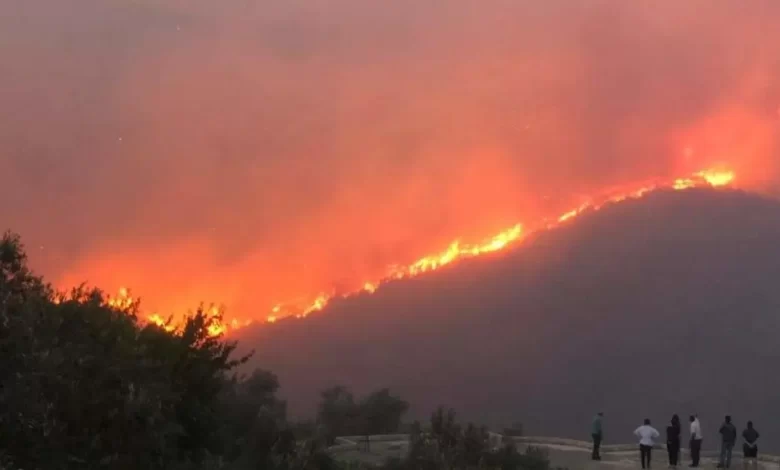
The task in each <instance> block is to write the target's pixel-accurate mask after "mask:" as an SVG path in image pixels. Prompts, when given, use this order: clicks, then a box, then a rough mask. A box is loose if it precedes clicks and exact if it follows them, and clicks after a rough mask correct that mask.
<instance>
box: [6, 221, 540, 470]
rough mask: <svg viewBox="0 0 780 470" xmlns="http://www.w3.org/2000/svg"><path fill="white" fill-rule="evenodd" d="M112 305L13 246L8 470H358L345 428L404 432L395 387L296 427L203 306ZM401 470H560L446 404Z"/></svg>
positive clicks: (324, 407)
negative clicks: (171, 310) (493, 436)
mask: <svg viewBox="0 0 780 470" xmlns="http://www.w3.org/2000/svg"><path fill="white" fill-rule="evenodd" d="M137 309H138V304H137V303H132V304H128V305H125V306H121V305H120V306H111V305H109V303H108V302H106V299H105V298H104V295H103V293H102V292H101V291H99V290H96V289H87V288H85V287H84V286H80V287H77V288H75V289H73V290H72V291H70V292H68V293H67V294H64V293H56V292H54V291H53V289H52V288H51V287H50V286H49V285H47V284H46V283H44V281H43V279H42V278H40V277H37V276H35V275H34V274H33V273H32V272H31V271H30V270H29V269H28V267H27V257H26V255H25V252H24V247H23V246H22V244H21V242H20V240H19V237H18V236H16V235H13V234H11V233H6V234H5V235H4V236H3V237H2V239H1V240H0V353H2V358H3V361H2V362H0V429H2V430H3V432H2V433H0V468H7V469H15V468H25V469H40V470H49V469H52V470H54V469H57V470H61V469H82V468H84V469H100V468H111V469H138V468H144V469H172V470H217V469H223V470H249V469H264V470H330V469H333V470H347V469H349V470H358V469H360V468H364V466H363V465H360V464H353V465H346V468H345V465H343V464H339V463H337V462H335V461H334V460H333V459H332V458H331V457H330V456H329V455H328V453H327V451H326V446H327V445H329V444H330V443H332V441H333V440H334V439H335V437H336V436H345V435H368V434H384V433H393V432H397V431H398V430H399V428H400V425H401V417H402V416H403V415H404V413H405V412H406V411H407V410H408V408H409V405H408V404H407V403H406V402H405V401H403V400H402V399H401V398H399V397H397V396H394V395H392V394H391V393H390V391H389V390H387V389H382V390H379V391H376V392H374V393H371V394H369V395H367V396H365V397H363V398H362V399H360V400H356V399H355V397H354V396H353V395H352V393H350V392H349V390H347V389H346V388H344V387H333V388H331V389H328V390H325V391H324V392H323V393H322V402H321V404H320V407H319V411H318V414H317V419H316V422H300V423H290V422H289V420H288V418H287V404H286V403H285V402H284V401H283V400H281V399H279V398H278V396H277V392H278V390H279V380H278V378H277V377H276V376H275V375H274V374H272V373H271V372H267V371H263V370H256V371H254V372H253V373H252V374H250V375H249V376H239V375H238V374H237V368H238V367H239V366H241V365H242V364H243V363H245V362H246V360H247V359H248V356H245V357H238V358H236V357H234V353H235V349H236V344H235V343H233V342H228V341H225V340H224V339H223V338H221V337H214V336H212V335H210V334H209V331H210V328H211V327H212V326H213V322H215V321H219V320H220V319H219V317H216V318H215V317H213V316H212V315H209V314H206V313H205V312H204V310H203V308H200V309H198V310H196V311H195V312H194V313H192V314H191V315H189V316H188V317H187V319H186V322H185V323H184V325H183V326H182V327H181V328H180V329H178V330H176V331H173V332H169V331H166V330H165V329H164V328H160V327H158V326H156V325H154V324H147V323H144V322H141V321H139V319H138V316H137V314H138V311H137ZM411 430H412V433H411V440H410V452H409V455H408V457H407V458H405V459H396V460H394V461H391V462H388V463H387V465H386V469H387V470H391V469H397V470H412V469H414V470H440V469H441V470H443V469H455V468H458V469H460V468H463V469H467V468H485V469H502V470H503V469H506V470H513V469H522V470H548V467H549V464H548V462H547V460H546V456H544V455H543V454H539V453H535V452H532V451H529V452H526V453H525V454H519V453H518V452H517V451H516V450H515V449H514V448H513V447H511V446H508V447H506V448H503V449H500V450H496V449H492V448H491V447H490V444H489V439H488V434H487V432H486V430H485V429H484V428H478V427H476V426H473V425H468V426H466V427H465V428H463V427H461V426H460V425H459V424H458V423H456V421H455V413H454V412H453V411H451V410H448V411H445V410H444V409H439V410H437V411H436V413H434V414H433V416H432V419H431V431H430V432H423V430H422V428H421V426H420V425H419V423H416V424H415V425H413V426H412V429H411Z"/></svg>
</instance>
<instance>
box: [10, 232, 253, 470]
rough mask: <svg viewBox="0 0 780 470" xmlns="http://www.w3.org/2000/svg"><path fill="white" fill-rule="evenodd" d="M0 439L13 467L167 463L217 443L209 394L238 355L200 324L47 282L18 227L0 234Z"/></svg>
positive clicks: (201, 319) (202, 456) (199, 315)
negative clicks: (141, 313)
mask: <svg viewBox="0 0 780 470" xmlns="http://www.w3.org/2000/svg"><path fill="white" fill-rule="evenodd" d="M0 274H1V275H0V347H1V348H2V354H3V359H4V360H3V362H2V366H0V380H2V389H0V426H2V428H3V430H4V432H3V433H0V448H2V449H3V450H4V452H5V455H4V457H5V459H6V460H8V461H9V462H11V463H13V465H14V466H16V467H21V468H40V469H48V468H52V469H54V468H57V469H62V468H69V467H73V468H83V467H89V468H102V467H110V468H170V467H171V465H173V463H175V462H188V461H189V462H194V463H198V462H203V461H205V460H206V459H207V457H208V456H209V455H210V454H213V453H216V452H218V451H219V450H220V444H221V443H220V441H219V435H218V430H219V429H220V427H221V426H220V416H219V415H218V410H217V398H218V395H219V394H220V392H221V390H222V387H223V384H224V382H225V375H226V374H227V373H228V372H229V371H231V370H233V369H234V368H235V367H237V366H238V365H240V364H241V363H242V362H244V361H245V360H246V357H244V358H238V359H235V358H233V357H232V355H233V352H234V350H235V346H236V345H235V344H234V343H230V342H225V341H223V340H222V339H221V338H215V337H212V336H210V335H209V334H208V329H209V327H210V326H211V324H212V322H214V321H217V320H218V319H215V318H213V317H212V316H210V315H206V314H205V313H204V311H203V309H202V308H201V309H199V310H197V311H196V312H194V313H193V314H191V315H190V316H189V317H188V318H187V320H186V322H185V324H184V326H183V327H182V328H181V330H179V331H176V332H172V333H170V332H166V331H164V330H163V329H161V328H159V327H157V326H155V325H142V324H140V323H139V322H138V319H137V316H136V309H137V305H136V306H132V305H131V306H126V307H113V306H109V305H108V304H107V302H106V301H105V299H104V296H103V294H102V293H101V292H100V291H99V290H96V289H92V290H88V289H86V288H84V287H83V286H82V287H79V288H76V289H73V290H72V291H71V292H70V293H69V294H67V295H66V294H56V295H55V294H54V293H53V291H52V289H51V288H50V287H49V286H48V285H47V284H45V283H44V282H43V280H42V278H40V277H37V276H35V275H33V274H32V273H31V271H30V270H29V268H28V267H27V257H26V254H25V252H24V247H23V245H22V244H21V242H20V240H19V237H18V236H15V235H12V234H10V233H6V234H5V235H4V236H3V238H2V240H1V241H0Z"/></svg>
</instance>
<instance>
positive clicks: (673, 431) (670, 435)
mask: <svg viewBox="0 0 780 470" xmlns="http://www.w3.org/2000/svg"><path fill="white" fill-rule="evenodd" d="M681 432H682V429H681V426H680V417H679V416H677V415H674V416H672V424H671V426H667V427H666V451H667V452H668V453H669V466H670V467H673V468H677V463H678V462H679V461H680V433H681Z"/></svg>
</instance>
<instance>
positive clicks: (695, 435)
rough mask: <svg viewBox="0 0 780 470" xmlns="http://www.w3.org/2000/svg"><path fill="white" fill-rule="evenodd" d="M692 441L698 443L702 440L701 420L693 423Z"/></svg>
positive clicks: (697, 419)
mask: <svg viewBox="0 0 780 470" xmlns="http://www.w3.org/2000/svg"><path fill="white" fill-rule="evenodd" d="M691 439H693V440H696V441H698V440H700V439H701V424H699V418H696V419H695V420H693V422H692V423H691Z"/></svg>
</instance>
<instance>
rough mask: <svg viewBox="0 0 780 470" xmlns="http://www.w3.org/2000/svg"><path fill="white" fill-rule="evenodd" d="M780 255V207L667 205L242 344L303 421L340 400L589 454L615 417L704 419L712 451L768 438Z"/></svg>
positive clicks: (654, 198)
mask: <svg viewBox="0 0 780 470" xmlns="http://www.w3.org/2000/svg"><path fill="white" fill-rule="evenodd" d="M777 240H780V204H778V203H777V202H775V201H773V200H770V199H767V198H763V197H759V196H756V195H752V194H748V193H744V192H741V191H736V190H727V191H724V190H717V191H715V190H704V189H695V190H688V191H684V192H659V193H658V194H653V195H650V196H648V197H646V198H643V199H642V200H635V201H626V202H622V203H617V204H613V205H611V206H609V207H606V208H604V209H602V210H600V211H596V212H592V213H586V214H583V215H582V216H580V217H578V218H577V220H576V221H572V222H571V223H568V224H565V225H564V226H562V227H560V228H557V229H555V230H551V231H547V232H543V233H539V234H536V235H534V236H532V237H531V238H530V239H529V240H527V241H526V242H525V243H523V244H522V245H521V246H518V247H517V248H515V249H513V250H510V251H509V252H507V253H500V254H492V255H488V256H487V257H480V259H473V260H468V261H464V262H462V263H459V264H458V265H456V266H452V267H449V268H447V269H445V270H442V271H440V272H434V273H430V274H428V275H425V276H422V277H418V278H416V279H411V280H404V281H398V282H393V283H389V284H387V285H385V286H383V288H382V289H379V290H378V291H377V292H375V293H374V294H372V295H370V296H368V295H366V296H357V297H355V298H349V299H345V300H341V301H338V302H334V303H333V304H332V305H331V306H329V307H328V308H327V309H326V310H325V311H324V312H322V313H320V314H316V315H312V316H310V317H309V318H307V320H306V321H291V322H280V323H279V324H277V325H273V326H271V327H270V328H261V329H256V330H248V331H247V332H245V333H244V334H242V335H240V339H241V344H242V346H243V347H247V348H248V347H253V348H254V349H256V350H257V355H256V357H255V359H254V360H253V365H257V366H261V367H264V368H267V369H270V370H272V371H274V372H275V373H277V374H278V375H279V376H280V380H281V383H282V393H283V394H284V395H285V396H287V398H288V399H289V400H290V404H291V407H292V409H293V410H300V412H302V413H308V412H311V411H312V409H313V404H314V400H316V396H317V393H318V391H320V390H321V389H323V388H325V387H327V386H329V385H334V384H336V383H340V384H344V385H347V386H350V387H352V388H353V389H354V390H355V391H357V392H361V391H365V390H368V389H371V388H378V387H383V386H390V387H391V388H392V389H393V390H395V391H397V392H398V393H400V394H401V395H402V396H403V397H404V398H406V399H407V400H409V401H410V402H412V404H413V405H414V408H413V414H415V415H418V416H424V415H426V414H427V413H428V412H429V411H430V410H431V409H432V408H433V407H435V406H436V405H438V404H445V405H451V406H453V407H455V408H456V409H457V410H458V411H460V412H461V413H462V414H463V416H464V417H466V418H469V419H474V420H476V421H479V422H485V423H486V424H495V425H500V424H503V425H506V424H509V423H510V422H513V421H522V422H524V423H525V425H526V428H527V429H528V430H529V432H532V433H535V434H539V433H544V434H553V435H559V436H561V437H572V438H577V437H579V438H582V437H583V434H586V433H587V422H588V421H589V419H590V415H591V414H592V413H593V412H594V411H595V410H596V409H604V411H605V412H607V414H608V416H619V417H620V418H617V422H616V423H615V424H616V425H617V426H618V428H619V429H624V428H627V427H628V426H630V425H633V424H634V423H636V422H637V421H638V420H640V419H641V418H643V417H644V415H651V416H649V417H651V418H653V419H654V421H655V422H665V420H667V419H668V416H665V415H664V413H665V414H668V415H669V416H671V414H672V413H679V414H680V415H681V416H682V415H685V414H687V413H689V412H697V413H699V414H701V415H704V416H703V417H702V419H703V422H704V425H705V432H708V431H709V432H710V434H709V435H710V436H714V430H710V429H709V427H713V426H716V424H718V422H719V421H720V419H721V418H722V416H721V415H722V414H725V413H726V412H731V413H732V414H733V415H735V418H736V419H737V420H738V424H740V423H742V424H744V423H743V421H744V420H746V419H753V420H755V421H757V426H758V425H759V423H761V420H760V419H759V417H757V416H758V415H759V412H760V414H764V415H767V413H766V411H768V410H769V408H771V404H770V403H769V402H768V401H767V400H768V399H769V398H768V395H767V393H768V392H769V391H770V390H772V389H777V385H780V382H778V381H777V380H776V379H774V378H773V377H772V376H771V374H766V373H765V372H761V370H760V369H761V368H762V367H763V368H767V367H771V366H772V365H773V364H776V363H777V362H776V361H777V359H780V348H778V347H776V346H775V345H774V344H773V338H775V337H776V333H778V332H780V321H778V320H776V319H775V318H774V317H773V315H772V314H771V312H776V311H777V310H778V308H780V293H778V292H777V289H776V288H775V287H774V284H773V283H772V281H771V280H772V279H773V278H774V279H776V278H777V275H778V274H780V247H777V243H776V241H777ZM744 362H747V364H748V366H747V367H743V363H744ZM726 370H728V371H730V372H729V374H730V375H729V376H727V377H726V378H719V377H720V376H724V375H725V371H726ZM732 370H733V371H734V372H731V371H732ZM643 389H646V392H645V393H640V392H639V391H640V390H643ZM761 391H764V392H766V393H758V392H761ZM778 408H780V407H778ZM665 410H666V411H665ZM778 411H780V410H778ZM632 414H635V416H631V419H629V418H628V416H630V415H632ZM748 415H750V418H748ZM743 418H744V419H743ZM763 427H765V428H766V427H767V426H766V425H764V426H763ZM632 429H633V428H632ZM770 431H771V429H770ZM607 432H608V433H609V432H610V431H607ZM625 432H627V433H630V431H629V430H625ZM777 432H780V427H778V429H777ZM705 436H706V435H705ZM615 440H619V439H615ZM710 442H713V441H710ZM775 450H777V449H775Z"/></svg>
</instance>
